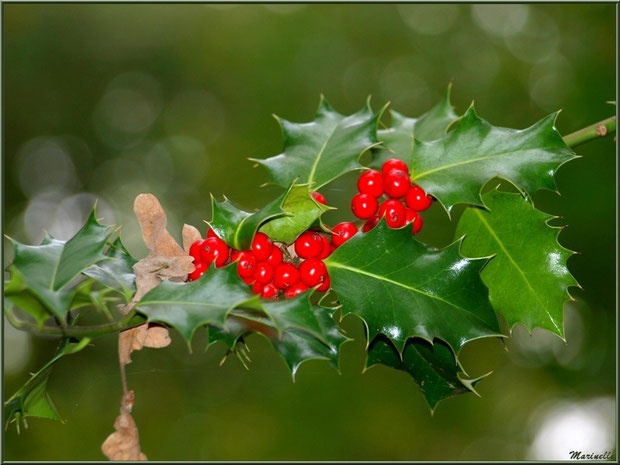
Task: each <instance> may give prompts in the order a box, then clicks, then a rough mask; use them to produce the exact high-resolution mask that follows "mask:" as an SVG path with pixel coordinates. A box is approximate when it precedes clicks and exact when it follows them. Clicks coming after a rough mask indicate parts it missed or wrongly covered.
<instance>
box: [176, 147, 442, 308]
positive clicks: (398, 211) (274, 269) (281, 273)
mask: <svg viewBox="0 0 620 465" xmlns="http://www.w3.org/2000/svg"><path fill="white" fill-rule="evenodd" d="M381 171H382V172H381V173H379V172H378V171H374V170H368V171H365V172H364V173H363V174H362V175H361V176H360V178H359V180H358V182H357V187H358V189H359V194H357V195H356V196H355V197H353V201H352V202H351V210H352V211H353V214H354V215H355V216H357V217H358V218H361V219H365V220H366V222H365V223H364V225H363V226H362V231H363V232H368V231H370V230H371V229H372V228H374V227H375V226H376V225H377V223H378V222H379V220H380V219H381V217H383V216H385V217H386V223H387V225H388V226H389V227H391V228H400V227H402V226H404V225H406V224H410V223H413V226H412V233H413V234H416V233H417V232H418V231H420V229H422V217H421V216H420V213H419V212H421V211H423V210H426V209H427V208H428V207H430V206H431V203H432V202H433V199H432V198H431V197H429V196H428V195H426V193H425V192H424V190H422V188H420V187H419V186H416V185H411V182H410V181H409V173H408V171H409V170H408V168H407V165H406V164H405V163H404V162H402V161H401V160H397V159H391V160H388V161H386V162H385V163H384V164H383V167H382V168H381ZM384 194H385V196H387V197H388V198H387V199H385V197H384ZM312 197H313V198H314V199H315V200H316V201H317V202H320V203H322V204H326V201H325V197H324V196H323V195H322V194H320V193H319V192H312ZM380 199H384V200H382V202H381V205H379V200H380ZM402 199H404V203H403V200H402ZM356 233H357V226H355V225H354V224H353V223H350V222H343V223H339V224H337V225H336V226H335V227H334V228H332V235H331V241H330V239H329V238H328V237H326V236H324V235H322V234H320V233H319V232H317V231H311V230H308V231H305V232H304V233H302V234H301V235H300V236H299V237H298V238H297V239H296V240H295V244H294V248H295V254H296V256H297V257H296V258H295V259H292V260H289V261H285V260H284V253H283V251H282V249H281V248H280V246H278V245H277V244H274V243H273V242H272V241H271V240H270V239H269V237H268V236H267V235H266V234H264V233H261V232H257V233H256V234H255V235H254V240H253V241H252V246H251V248H250V250H234V249H231V248H230V247H228V245H226V243H225V242H224V241H223V240H221V239H220V238H219V237H217V235H216V234H215V232H214V231H213V230H212V229H211V228H209V230H208V231H207V238H206V239H202V240H199V241H196V242H194V243H193V244H192V246H191V247H190V249H189V254H190V255H191V256H192V257H194V266H195V269H194V271H193V272H192V273H190V274H189V276H188V279H189V280H190V281H195V280H196V279H198V278H200V277H201V276H202V275H203V274H204V273H205V271H207V269H208V268H209V266H211V264H213V263H215V266H216V267H217V268H221V267H223V266H226V265H228V264H229V263H233V262H237V273H238V274H239V276H240V277H241V279H243V281H244V282H245V283H246V284H247V285H249V286H252V290H253V291H254V292H255V293H256V294H260V295H261V296H262V297H265V298H269V299H277V298H278V296H279V295H280V293H281V292H282V293H283V294H284V296H285V297H286V298H288V299H290V298H292V297H295V296H296V295H298V294H301V293H302V292H305V291H307V290H308V289H311V288H316V290H318V291H320V292H324V291H327V290H328V289H329V286H330V280H329V275H328V274H327V267H326V266H325V264H324V263H323V260H324V259H326V258H327V257H329V255H330V254H331V253H332V252H333V251H334V249H335V248H336V247H338V246H340V245H341V244H343V243H345V242H346V241H348V240H349V239H350V238H352V237H353V236H354V235H355V234H356ZM286 255H287V257H288V256H289V254H288V253H287V254H286Z"/></svg>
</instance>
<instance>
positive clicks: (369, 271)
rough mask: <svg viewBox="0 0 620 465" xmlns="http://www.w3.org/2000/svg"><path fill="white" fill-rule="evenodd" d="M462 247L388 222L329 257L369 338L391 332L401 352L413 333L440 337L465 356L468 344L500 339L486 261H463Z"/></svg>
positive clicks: (339, 287)
mask: <svg viewBox="0 0 620 465" xmlns="http://www.w3.org/2000/svg"><path fill="white" fill-rule="evenodd" d="M459 245H460V243H459V242H458V241H457V242H455V243H453V244H451V245H449V246H448V247H446V248H444V249H441V250H435V249H432V248H430V247H428V246H426V245H424V244H422V243H421V242H418V241H417V240H415V239H414V238H413V237H411V231H410V230H409V228H402V229H391V228H388V227H387V225H386V223H385V220H384V219H382V220H381V222H380V223H379V224H378V225H377V226H376V227H375V228H374V229H372V230H371V231H369V232H368V233H365V234H364V233H358V234H356V235H355V236H353V237H352V238H351V239H349V240H348V241H347V242H345V243H344V244H343V245H341V246H340V247H338V248H337V249H336V250H335V251H334V252H333V253H332V254H331V255H330V256H329V257H328V258H327V259H326V260H325V265H326V266H327V270H328V272H329V276H330V279H331V286H332V289H333V290H334V291H335V292H336V294H337V295H338V298H339V300H340V302H341V304H342V315H343V316H344V315H347V314H349V313H354V314H356V315H358V316H359V317H361V318H362V320H363V321H364V322H365V324H366V328H367V332H368V340H369V341H372V340H373V339H374V338H375V336H376V335H377V334H384V335H385V336H387V337H388V338H389V339H390V340H391V341H392V342H393V343H394V345H395V346H396V348H397V349H398V351H399V352H402V351H403V350H404V348H405V342H406V341H407V340H408V339H409V338H411V337H420V338H423V339H426V340H427V341H433V340H434V339H435V338H440V339H442V340H444V341H445V342H447V343H448V344H449V345H450V347H451V348H452V350H453V351H454V353H455V354H458V353H459V350H460V349H461V347H462V346H463V345H464V344H465V343H466V342H468V341H471V340H473V339H478V338H482V337H490V336H501V334H500V332H499V327H498V322H497V318H496V316H495V313H494V311H493V308H492V307H491V305H490V303H489V300H488V291H487V289H486V288H485V287H484V285H483V284H482V281H481V280H480V276H479V272H480V269H481V268H482V266H483V265H484V263H485V262H486V260H485V259H469V258H463V257H462V256H461V255H460V254H459V250H458V249H459Z"/></svg>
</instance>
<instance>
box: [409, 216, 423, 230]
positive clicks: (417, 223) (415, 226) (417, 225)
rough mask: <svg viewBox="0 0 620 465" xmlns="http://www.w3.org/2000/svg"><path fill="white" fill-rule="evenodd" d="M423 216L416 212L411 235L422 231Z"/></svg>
mask: <svg viewBox="0 0 620 465" xmlns="http://www.w3.org/2000/svg"><path fill="white" fill-rule="evenodd" d="M422 224H423V221H422V215H420V214H419V213H418V212H415V218H414V219H413V226H412V227H411V234H417V233H418V232H420V229H422Z"/></svg>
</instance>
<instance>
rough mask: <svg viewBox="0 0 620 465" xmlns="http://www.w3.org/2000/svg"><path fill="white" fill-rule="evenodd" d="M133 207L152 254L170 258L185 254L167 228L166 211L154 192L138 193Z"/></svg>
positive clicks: (143, 236) (145, 241)
mask: <svg viewBox="0 0 620 465" xmlns="http://www.w3.org/2000/svg"><path fill="white" fill-rule="evenodd" d="M133 209H134V212H135V213H136V216H137V217H138V221H139V223H140V228H142V238H143V239H144V243H145V244H146V246H147V247H148V248H149V250H150V251H151V254H153V255H163V256H164V257H169V258H172V257H178V256H180V255H185V252H184V251H183V249H182V248H181V246H179V244H177V242H176V241H175V240H174V238H173V237H172V236H171V235H170V233H169V232H168V230H167V229H166V223H167V221H168V220H167V218H166V213H165V212H164V209H163V208H162V206H161V204H160V203H159V200H157V198H156V197H155V196H154V195H153V194H140V195H138V197H136V200H135V202H134V205H133Z"/></svg>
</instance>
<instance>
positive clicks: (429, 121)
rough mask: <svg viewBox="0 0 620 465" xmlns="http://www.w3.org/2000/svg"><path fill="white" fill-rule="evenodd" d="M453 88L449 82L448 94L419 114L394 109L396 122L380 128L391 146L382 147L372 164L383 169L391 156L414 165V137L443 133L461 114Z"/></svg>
mask: <svg viewBox="0 0 620 465" xmlns="http://www.w3.org/2000/svg"><path fill="white" fill-rule="evenodd" d="M451 89H452V85H450V86H448V89H447V90H446V93H445V95H444V98H443V99H441V101H440V102H439V103H437V105H435V106H434V107H433V108H431V109H430V110H429V111H427V112H426V113H424V114H423V115H422V116H420V117H419V118H408V117H406V116H404V115H402V114H400V113H398V112H396V111H394V110H392V111H390V114H391V115H392V126H391V127H390V128H387V129H382V130H380V131H378V132H377V135H378V137H379V140H380V141H382V142H383V144H384V145H385V146H386V147H387V148H388V150H378V151H377V153H376V154H375V158H374V159H373V161H372V163H371V165H370V166H371V167H373V168H377V169H381V166H382V165H383V163H385V162H386V161H387V160H388V159H390V158H398V159H399V160H402V161H404V162H405V163H407V166H409V167H410V166H411V153H412V151H413V139H414V137H415V138H416V139H419V140H424V141H429V140H435V139H439V138H440V137H442V136H443V135H444V134H445V133H446V132H447V130H448V127H449V126H450V125H451V124H452V123H453V122H454V121H456V120H457V119H458V118H459V116H458V115H457V114H456V113H455V112H454V110H453V109H452V104H451V103H450V91H451Z"/></svg>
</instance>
